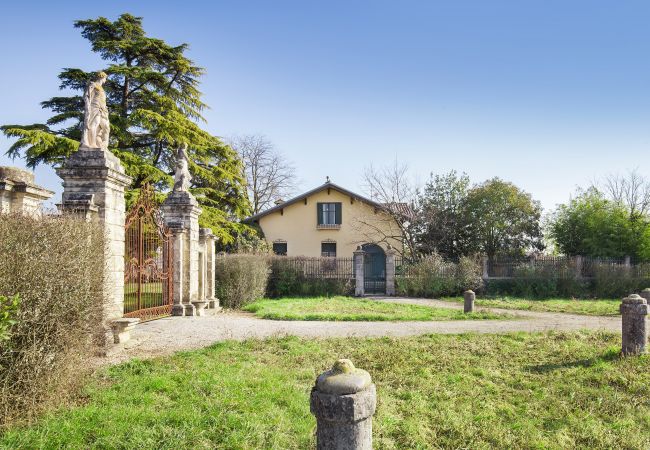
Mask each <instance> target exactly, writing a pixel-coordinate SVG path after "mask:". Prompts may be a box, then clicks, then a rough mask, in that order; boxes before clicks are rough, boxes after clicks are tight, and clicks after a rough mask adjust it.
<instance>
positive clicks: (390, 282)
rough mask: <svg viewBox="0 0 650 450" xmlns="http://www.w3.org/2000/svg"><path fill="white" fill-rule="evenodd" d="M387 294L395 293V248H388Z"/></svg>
mask: <svg viewBox="0 0 650 450" xmlns="http://www.w3.org/2000/svg"><path fill="white" fill-rule="evenodd" d="M386 295H395V250H394V249H393V248H391V247H390V246H389V247H388V250H386Z"/></svg>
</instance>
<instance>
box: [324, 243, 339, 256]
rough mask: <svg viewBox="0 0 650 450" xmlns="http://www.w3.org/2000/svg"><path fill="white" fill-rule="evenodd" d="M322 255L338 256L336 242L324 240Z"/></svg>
mask: <svg viewBox="0 0 650 450" xmlns="http://www.w3.org/2000/svg"><path fill="white" fill-rule="evenodd" d="M320 255H321V256H324V257H336V242H322V243H321V244H320Z"/></svg>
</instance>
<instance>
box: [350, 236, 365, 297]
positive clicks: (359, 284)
mask: <svg viewBox="0 0 650 450" xmlns="http://www.w3.org/2000/svg"><path fill="white" fill-rule="evenodd" d="M364 253H365V252H364V251H363V250H362V249H361V246H359V247H357V249H356V250H355V251H354V257H353V261H352V263H353V264H354V295H356V296H357V297H363V295H364V294H365V292H366V291H365V286H364V260H363V255H364Z"/></svg>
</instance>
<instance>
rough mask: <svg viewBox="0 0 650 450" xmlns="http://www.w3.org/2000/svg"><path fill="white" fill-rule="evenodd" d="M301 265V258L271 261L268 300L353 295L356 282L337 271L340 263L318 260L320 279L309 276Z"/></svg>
mask: <svg viewBox="0 0 650 450" xmlns="http://www.w3.org/2000/svg"><path fill="white" fill-rule="evenodd" d="M300 261H301V259H300V258H292V259H289V258H286V257H279V258H272V259H271V276H270V278H269V283H268V287H267V291H266V292H267V295H268V296H269V297H272V298H277V297H322V296H325V297H331V296H336V295H351V294H353V293H354V280H353V279H351V278H347V277H344V278H340V275H342V274H340V273H338V271H337V265H338V264H339V262H338V261H337V260H335V259H329V258H328V259H323V260H318V262H317V264H318V267H319V269H320V270H322V272H323V273H321V274H320V275H319V276H318V277H310V276H306V275H305V272H304V270H303V268H302V266H301V265H300V264H296V262H298V263H299V262H300ZM304 261H309V260H308V259H305V260H304Z"/></svg>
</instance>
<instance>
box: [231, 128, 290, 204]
mask: <svg viewBox="0 0 650 450" xmlns="http://www.w3.org/2000/svg"><path fill="white" fill-rule="evenodd" d="M229 143H230V145H231V146H232V147H233V148H234V149H235V150H236V151H237V152H238V153H239V156H240V157H241V159H242V161H243V162H244V173H245V174H246V189H247V191H248V198H249V200H250V202H251V205H252V208H253V214H257V213H259V212H260V211H263V210H265V209H268V208H269V207H271V206H273V204H274V202H275V201H276V200H278V199H285V200H286V197H288V196H290V195H291V194H293V192H294V190H295V188H296V178H297V177H296V169H295V167H293V166H292V165H291V164H290V163H289V162H288V161H287V160H286V159H285V157H284V156H283V155H282V154H281V153H280V152H279V151H278V150H277V149H275V147H274V146H273V144H272V143H271V141H269V140H268V139H267V138H266V137H264V136H260V135H253V134H251V135H245V136H236V137H233V138H231V139H230V141H229Z"/></svg>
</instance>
